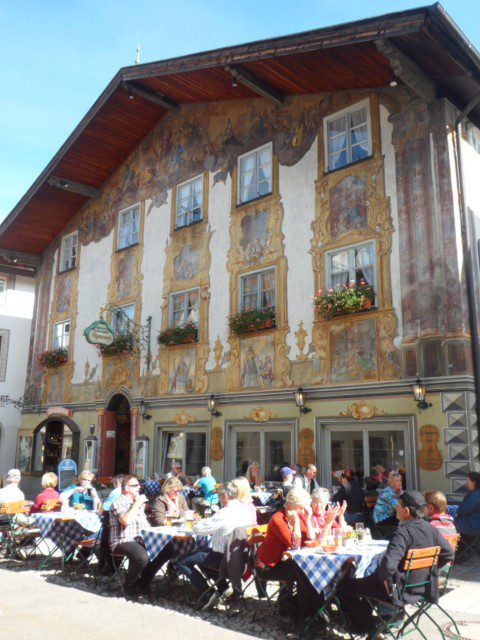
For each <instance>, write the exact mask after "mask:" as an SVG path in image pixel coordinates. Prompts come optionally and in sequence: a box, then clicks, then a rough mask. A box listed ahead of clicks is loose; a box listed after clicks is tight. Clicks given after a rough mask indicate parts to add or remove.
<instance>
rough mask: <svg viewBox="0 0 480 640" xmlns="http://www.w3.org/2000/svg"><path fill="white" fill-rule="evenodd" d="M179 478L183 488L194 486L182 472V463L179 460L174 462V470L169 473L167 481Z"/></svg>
mask: <svg viewBox="0 0 480 640" xmlns="http://www.w3.org/2000/svg"><path fill="white" fill-rule="evenodd" d="M168 478H177V479H178V480H180V482H181V483H182V484H183V486H188V487H191V486H192V481H191V480H190V478H188V477H187V476H186V475H185V474H184V473H183V471H182V463H181V462H178V460H174V461H173V462H172V470H171V471H169V472H168V473H167V476H166V479H167V480H168Z"/></svg>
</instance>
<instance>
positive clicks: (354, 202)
mask: <svg viewBox="0 0 480 640" xmlns="http://www.w3.org/2000/svg"><path fill="white" fill-rule="evenodd" d="M365 196H366V179H365V177H359V176H347V177H346V178H344V179H343V180H341V181H340V182H339V183H338V184H337V185H335V187H333V189H331V191H330V234H331V236H332V238H336V237H337V236H339V235H341V234H342V233H346V232H347V231H351V230H353V229H365V228H366V226H367V207H366V204H365V199H366V198H365Z"/></svg>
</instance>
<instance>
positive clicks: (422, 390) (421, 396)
mask: <svg viewBox="0 0 480 640" xmlns="http://www.w3.org/2000/svg"><path fill="white" fill-rule="evenodd" d="M412 391H413V397H414V398H415V402H416V403H417V407H418V410H419V411H422V409H423V410H425V409H428V408H429V407H431V406H432V404H431V402H427V401H426V400H425V394H426V386H425V385H424V384H423V383H422V381H421V380H420V376H419V375H417V379H416V380H415V382H414V383H413V385H412Z"/></svg>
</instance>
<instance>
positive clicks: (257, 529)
mask: <svg viewBox="0 0 480 640" xmlns="http://www.w3.org/2000/svg"><path fill="white" fill-rule="evenodd" d="M267 529H268V524H256V525H254V526H253V527H247V528H246V529H245V534H246V536H247V544H248V545H249V546H250V547H251V546H254V545H257V544H260V543H261V542H263V541H264V540H265V538H266V536H267Z"/></svg>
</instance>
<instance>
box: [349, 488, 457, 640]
mask: <svg viewBox="0 0 480 640" xmlns="http://www.w3.org/2000/svg"><path fill="white" fill-rule="evenodd" d="M424 509H425V499H424V497H423V495H422V494H421V493H420V492H419V491H404V492H403V493H402V494H401V496H400V497H399V499H398V500H397V504H396V513H397V518H398V521H399V525H398V527H397V529H396V531H395V533H394V534H393V537H392V539H391V540H390V542H389V545H388V547H387V551H386V553H385V555H384V556H383V558H382V560H381V561H380V564H379V565H378V567H377V568H376V569H375V571H374V572H373V573H372V574H370V575H369V576H367V577H365V578H355V577H353V576H352V575H347V576H346V577H345V578H344V579H343V580H342V582H341V583H340V585H339V586H338V590H337V596H338V597H339V599H340V603H341V606H342V609H343V610H344V611H345V613H346V614H347V617H348V618H349V620H350V622H351V625H352V628H351V631H352V632H353V633H355V634H359V635H361V634H369V638H376V637H377V635H376V633H375V626H376V625H375V617H374V616H373V613H372V608H371V606H370V604H369V603H368V602H367V600H365V597H370V598H372V599H374V600H379V601H382V602H389V603H391V604H393V605H395V606H400V605H402V604H403V603H402V602H400V601H399V598H398V595H397V594H398V592H399V589H398V588H397V589H395V588H394V589H393V590H391V585H390V584H389V581H390V580H392V581H393V583H394V584H396V585H399V586H400V585H402V583H403V582H404V581H405V574H404V571H403V563H404V561H405V559H406V556H407V553H408V551H409V550H410V549H427V548H429V547H436V546H439V547H440V556H439V566H443V565H444V564H446V563H447V562H451V561H452V560H453V557H454V552H453V549H452V547H451V545H450V544H449V543H448V542H447V541H446V540H445V538H444V537H443V536H442V535H441V534H440V533H439V532H438V531H437V529H435V528H434V527H432V526H430V525H429V524H428V522H426V521H425V520H424V519H423V517H422V516H423V512H424ZM352 569H353V565H352ZM427 576H428V570H427V569H425V570H423V569H419V570H417V571H415V578H416V579H417V578H418V582H422V581H423V580H425V579H426V577H427ZM433 581H434V582H433V583H432V585H431V589H430V590H429V591H428V592H427V591H426V589H425V586H419V587H417V589H416V590H415V593H413V592H412V590H408V591H405V593H404V600H405V603H413V602H416V601H417V600H419V599H420V598H421V597H422V596H423V595H425V596H426V597H427V598H428V599H429V601H430V599H431V601H432V602H438V578H437V575H436V574H434V577H433Z"/></svg>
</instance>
